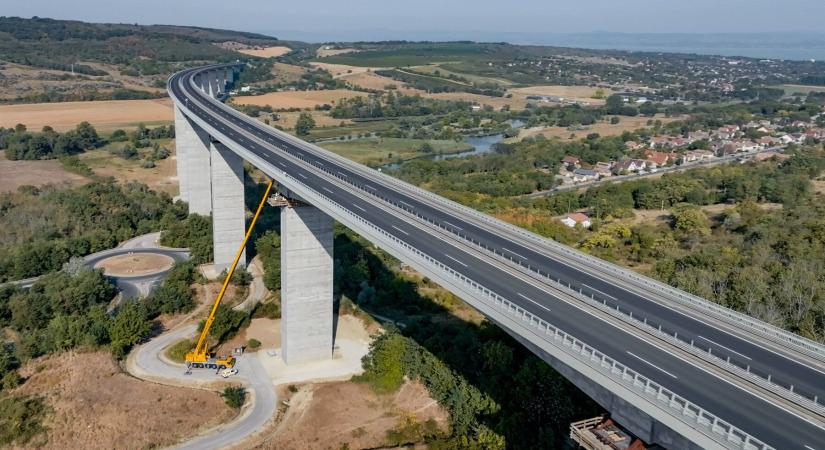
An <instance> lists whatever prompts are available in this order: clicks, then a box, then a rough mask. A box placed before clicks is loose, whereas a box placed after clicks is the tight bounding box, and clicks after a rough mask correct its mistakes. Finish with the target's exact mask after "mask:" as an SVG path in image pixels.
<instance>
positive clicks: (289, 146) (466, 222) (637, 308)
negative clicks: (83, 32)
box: [211, 108, 825, 398]
mask: <svg viewBox="0 0 825 450" xmlns="http://www.w3.org/2000/svg"><path fill="white" fill-rule="evenodd" d="M211 113H213V114H218V115H219V116H220V117H221V120H222V121H226V122H229V123H232V124H234V125H236V126H239V127H242V128H243V129H244V131H245V132H248V133H251V134H252V135H254V136H256V137H258V138H260V139H264V140H266V141H267V142H270V143H272V144H274V145H276V146H278V147H279V148H281V149H282V150H285V151H288V152H290V153H292V154H294V155H297V156H299V157H301V158H302V159H304V160H306V161H307V162H308V163H310V164H313V165H314V166H315V167H318V168H320V169H322V170H325V171H327V172H329V173H331V174H333V175H335V176H337V177H338V178H341V179H342V180H343V181H345V182H347V183H350V184H352V185H353V186H356V187H359V188H360V189H362V190H365V191H366V192H371V193H374V194H379V193H380V195H381V196H382V197H384V198H386V199H387V200H388V201H390V202H392V203H395V204H397V205H400V208H402V209H405V210H407V211H411V212H415V213H416V214H420V215H422V216H424V217H426V218H428V219H429V220H431V221H433V222H435V223H438V224H440V225H442V226H443V227H445V228H446V229H448V230H450V231H452V232H454V233H456V234H460V235H462V236H463V237H466V238H469V239H472V240H474V241H476V242H480V243H483V244H484V245H485V246H486V247H489V248H495V249H498V251H499V253H502V254H504V255H505V256H507V257H509V258H512V259H513V260H514V261H516V262H518V263H521V264H524V265H525V266H529V267H531V268H535V269H537V270H538V271H539V272H540V273H542V274H548V275H549V276H550V277H551V278H553V279H557V280H560V281H561V282H563V283H565V284H569V285H572V286H574V287H578V288H581V290H582V292H583V293H585V294H588V295H592V296H593V297H594V298H596V299H598V300H601V301H603V302H604V303H605V304H607V305H609V306H611V307H616V306H618V307H619V309H620V310H621V311H622V312H624V313H626V314H632V315H633V317H634V318H637V319H639V320H643V319H644V320H646V321H647V323H649V324H651V325H653V326H659V325H661V327H662V329H663V331H665V332H668V333H670V334H676V335H677V336H678V337H679V338H680V339H682V340H683V341H685V342H686V343H693V345H695V346H697V347H700V348H704V349H706V350H707V349H710V350H711V352H712V353H713V354H714V355H716V356H718V357H720V358H721V359H729V360H730V362H731V363H733V364H736V365H738V366H740V367H742V368H745V367H749V368H750V370H751V371H752V372H754V373H756V374H758V375H761V376H762V377H763V378H767V376H768V375H770V376H771V380H772V381H773V382H774V383H777V384H780V385H783V386H785V387H790V386H793V389H794V391H795V392H797V393H799V394H802V395H805V396H807V397H809V398H813V397H814V396H817V397H818V398H825V372H823V371H822V370H820V369H818V368H815V367H810V366H808V365H806V364H804V363H801V362H799V361H798V360H794V359H791V358H788V357H786V356H785V355H783V354H781V353H777V352H774V351H772V350H770V349H768V348H765V347H763V346H761V345H759V344H757V343H755V342H753V341H750V340H747V339H745V338H742V337H740V336H738V335H734V334H731V333H729V332H727V331H724V330H721V329H719V328H717V327H715V326H714V325H713V324H711V323H710V322H708V321H706V320H703V318H702V317H700V316H699V315H698V314H696V315H694V314H690V315H688V314H686V313H684V312H680V311H677V310H675V309H672V308H670V307H668V306H667V305H666V304H663V303H662V302H660V301H658V300H657V299H655V298H652V297H646V296H643V295H640V294H639V293H637V292H635V291H633V290H628V289H626V288H624V287H622V286H619V285H618V284H617V283H615V282H613V281H611V280H609V279H605V278H604V277H603V276H600V274H598V273H593V272H589V271H585V270H581V267H574V266H572V265H571V264H570V262H569V261H566V260H565V258H564V257H563V256H559V255H556V254H553V253H550V252H542V251H537V250H536V249H534V248H533V247H529V246H525V245H523V244H521V243H520V242H518V241H516V240H513V239H509V238H508V237H507V236H506V234H505V233H497V232H495V231H492V230H490V229H488V228H487V227H485V226H484V225H482V224H480V223H479V222H478V221H477V220H474V219H473V218H472V217H466V216H461V215H458V214H455V213H453V212H451V211H448V210H445V209H443V208H436V207H433V206H432V205H431V204H430V203H429V202H427V201H424V200H422V199H420V198H418V197H417V196H414V195H411V194H410V193H409V192H405V191H402V190H400V189H399V188H398V187H397V186H396V185H393V184H388V183H385V182H384V181H383V180H382V179H381V177H376V176H375V175H374V173H373V174H372V175H371V174H370V173H369V172H370V171H371V169H367V168H364V169H363V170H362V171H357V170H354V169H353V167H352V166H349V165H347V166H342V165H340V164H338V163H337V161H336V160H335V159H333V158H330V157H329V155H325V154H324V153H325V152H326V151H325V150H322V149H319V148H317V147H314V146H311V145H309V144H306V143H300V144H299V143H297V142H296V141H295V140H293V139H290V138H288V137H286V136H281V135H279V134H278V133H276V132H273V131H272V129H271V128H269V127H266V126H265V125H263V124H259V123H258V122H257V121H255V123H253V124H250V122H248V121H247V120H244V118H241V117H238V116H237V113H235V112H233V111H227V110H224V109H221V108H215V109H212V111H211ZM213 120H214V119H213ZM213 124H217V121H215V122H213ZM225 130H228V129H225ZM225 130H224V131H225ZM240 142H241V143H244V144H245V143H246V142H245V141H243V140H241V141H240ZM333 167H334V168H335V170H334V171H333V170H332V168H333Z"/></svg>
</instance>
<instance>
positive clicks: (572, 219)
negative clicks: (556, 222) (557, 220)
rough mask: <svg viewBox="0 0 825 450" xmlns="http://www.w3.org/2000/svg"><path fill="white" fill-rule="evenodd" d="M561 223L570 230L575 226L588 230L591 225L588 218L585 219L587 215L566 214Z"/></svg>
mask: <svg viewBox="0 0 825 450" xmlns="http://www.w3.org/2000/svg"><path fill="white" fill-rule="evenodd" d="M561 223H563V224H565V225H567V226H568V227H570V228H574V227H575V226H576V225H581V226H582V227H583V228H590V225H591V223H590V217H587V214H582V213H572V214H568V215H566V216H565V217H564V219H562V220H561Z"/></svg>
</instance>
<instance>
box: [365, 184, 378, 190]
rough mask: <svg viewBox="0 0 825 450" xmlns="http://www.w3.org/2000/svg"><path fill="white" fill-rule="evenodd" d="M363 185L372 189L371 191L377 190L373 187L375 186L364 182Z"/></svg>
mask: <svg viewBox="0 0 825 450" xmlns="http://www.w3.org/2000/svg"><path fill="white" fill-rule="evenodd" d="M364 187H365V188H367V189H372V190H373V191H375V190H377V189H375V186H370V185H369V184H365V185H364Z"/></svg>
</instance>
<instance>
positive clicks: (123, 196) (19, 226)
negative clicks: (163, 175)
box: [0, 180, 186, 281]
mask: <svg viewBox="0 0 825 450" xmlns="http://www.w3.org/2000/svg"><path fill="white" fill-rule="evenodd" d="M185 217H186V208H185V205H184V204H182V203H175V204H173V203H172V200H171V198H170V197H169V195H168V194H165V193H157V192H154V191H151V190H149V188H147V187H146V186H145V185H142V184H138V183H127V184H123V185H121V184H117V183H115V182H114V180H102V181H95V182H92V183H89V184H87V185H84V186H80V187H77V188H74V189H65V190H64V189H57V188H55V187H52V186H48V185H47V186H44V187H41V188H35V187H32V186H28V187H23V188H21V189H20V191H19V192H16V193H3V194H0V281H7V280H17V279H23V278H29V277H34V276H38V275H42V274H44V273H48V272H54V271H57V270H59V269H60V268H61V267H62V266H63V264H64V263H66V262H67V261H68V260H69V259H70V258H71V257H73V256H85V255H88V254H90V253H93V252H97V251H101V250H105V249H109V248H112V247H114V246H115V245H117V243H118V242H121V241H124V240H126V239H129V238H132V237H134V236H137V235H140V234H145V233H149V232H151V231H155V230H158V229H163V228H169V227H170V226H172V225H173V224H176V223H179V222H180V221H181V220H182V219H184V218H185Z"/></svg>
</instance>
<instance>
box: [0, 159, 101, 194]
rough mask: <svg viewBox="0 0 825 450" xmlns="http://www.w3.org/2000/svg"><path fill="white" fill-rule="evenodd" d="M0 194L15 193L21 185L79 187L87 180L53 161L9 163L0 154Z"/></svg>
mask: <svg viewBox="0 0 825 450" xmlns="http://www.w3.org/2000/svg"><path fill="white" fill-rule="evenodd" d="M0 174H2V176H0V192H10V191H16V190H17V188H19V187H20V186H23V185H31V186H42V185H44V184H66V185H69V186H79V185H81V184H84V183H87V182H88V181H89V179H88V178H86V177H84V176H81V175H78V174H75V173H72V172H68V171H66V169H64V168H63V166H62V165H61V164H60V162H59V161H57V160H55V159H51V160H45V161H9V160H8V159H6V152H0Z"/></svg>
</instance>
